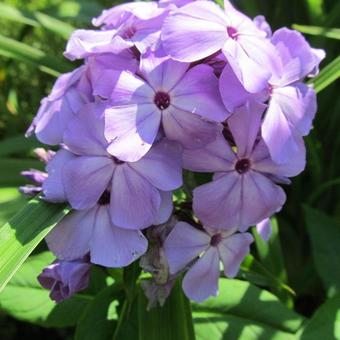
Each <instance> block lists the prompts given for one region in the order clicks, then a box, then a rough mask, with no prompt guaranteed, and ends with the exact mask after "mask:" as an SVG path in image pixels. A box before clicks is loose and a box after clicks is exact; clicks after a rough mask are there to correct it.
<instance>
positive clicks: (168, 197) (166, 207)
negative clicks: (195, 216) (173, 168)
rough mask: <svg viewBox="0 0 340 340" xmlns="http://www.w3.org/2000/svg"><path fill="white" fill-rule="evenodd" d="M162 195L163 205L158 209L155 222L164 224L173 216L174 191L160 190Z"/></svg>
mask: <svg viewBox="0 0 340 340" xmlns="http://www.w3.org/2000/svg"><path fill="white" fill-rule="evenodd" d="M159 194H160V196H161V206H160V208H159V211H158V216H157V218H156V220H155V221H154V223H153V224H155V225H158V224H163V223H165V222H166V221H167V220H168V219H169V218H170V216H171V213H172V209H173V204H172V191H159Z"/></svg>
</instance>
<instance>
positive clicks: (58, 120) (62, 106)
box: [32, 88, 85, 145]
mask: <svg viewBox="0 0 340 340" xmlns="http://www.w3.org/2000/svg"><path fill="white" fill-rule="evenodd" d="M84 104H85V100H84V98H83V96H82V95H81V93H79V91H77V90H75V89H74V88H71V89H69V90H68V91H67V92H66V93H65V94H64V95H63V96H62V97H61V98H59V99H57V100H53V101H50V100H49V99H48V98H45V99H43V100H42V102H41V106H40V108H39V111H38V113H37V116H36V117H35V118H34V120H33V123H32V126H33V128H34V130H35V134H36V136H37V138H38V139H39V141H41V142H42V143H45V144H49V145H55V144H59V143H61V142H62V137H63V133H64V131H65V128H66V127H67V124H68V123H69V122H70V120H71V119H72V118H73V117H74V116H75V114H76V113H77V112H78V111H79V109H80V108H81V107H82V106H83V105H84Z"/></svg>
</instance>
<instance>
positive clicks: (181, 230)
mask: <svg viewBox="0 0 340 340" xmlns="http://www.w3.org/2000/svg"><path fill="white" fill-rule="evenodd" d="M209 243H210V236H209V235H208V234H206V233H205V232H203V231H200V230H198V229H196V228H194V227H192V226H191V225H190V224H188V223H186V222H178V223H177V224H176V225H175V227H174V228H173V229H172V231H171V232H170V234H169V235H168V237H167V238H166V240H165V242H164V246H163V248H164V252H165V256H166V258H167V260H168V263H169V270H170V273H171V274H175V273H177V272H178V271H180V270H182V269H184V268H185V267H186V266H187V265H188V264H189V263H190V262H191V261H192V260H194V259H195V258H196V257H197V256H198V255H199V254H200V253H202V252H203V251H205V250H206V249H207V248H208V247H209Z"/></svg>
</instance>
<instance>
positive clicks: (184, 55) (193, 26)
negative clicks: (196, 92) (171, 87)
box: [162, 1, 227, 62]
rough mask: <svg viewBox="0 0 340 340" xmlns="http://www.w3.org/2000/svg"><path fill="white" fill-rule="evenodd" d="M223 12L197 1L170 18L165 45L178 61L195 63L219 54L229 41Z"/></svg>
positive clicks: (165, 24)
mask: <svg viewBox="0 0 340 340" xmlns="http://www.w3.org/2000/svg"><path fill="white" fill-rule="evenodd" d="M225 20H226V19H225V16H224V13H223V11H222V10H221V8H220V7H219V6H217V5H216V4H214V3H213V2H210V1H195V2H193V3H190V4H188V5H186V6H183V7H182V8H181V9H179V10H177V11H176V12H174V13H173V14H172V15H170V16H169V17H168V18H167V19H166V20H165V22H164V24H163V29H162V41H163V45H164V46H165V48H166V51H167V52H168V53H169V54H170V55H171V57H173V58H174V59H177V60H180V61H186V62H192V61H196V60H200V59H203V58H205V57H208V56H209V55H211V54H213V53H215V52H217V51H218V50H219V49H221V47H222V46H223V44H224V42H225V41H226V39H227V34H226V22H225Z"/></svg>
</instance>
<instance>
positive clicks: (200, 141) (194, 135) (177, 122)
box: [162, 107, 218, 149]
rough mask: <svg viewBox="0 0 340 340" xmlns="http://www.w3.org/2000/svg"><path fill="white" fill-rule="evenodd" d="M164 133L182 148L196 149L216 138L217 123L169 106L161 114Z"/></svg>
mask: <svg viewBox="0 0 340 340" xmlns="http://www.w3.org/2000/svg"><path fill="white" fill-rule="evenodd" d="M162 123H163V129H164V132H165V135H166V137H167V138H168V139H170V140H174V141H177V142H179V143H181V144H182V146H183V147H184V148H188V149H198V148H202V147H204V146H205V145H207V144H208V143H211V142H213V141H214V140H215V139H216V135H217V133H218V125H217V124H216V123H214V122H210V121H207V120H205V119H204V118H201V117H200V116H197V115H195V114H194V113H190V112H187V111H183V110H181V109H179V108H176V107H170V108H169V109H167V110H166V111H165V112H163V115H162Z"/></svg>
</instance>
